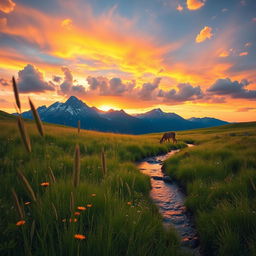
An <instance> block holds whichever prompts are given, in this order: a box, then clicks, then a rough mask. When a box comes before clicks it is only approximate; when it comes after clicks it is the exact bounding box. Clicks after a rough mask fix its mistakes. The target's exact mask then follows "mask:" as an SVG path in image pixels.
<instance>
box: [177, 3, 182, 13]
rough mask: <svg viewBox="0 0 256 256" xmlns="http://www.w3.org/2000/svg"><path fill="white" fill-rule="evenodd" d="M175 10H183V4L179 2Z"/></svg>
mask: <svg viewBox="0 0 256 256" xmlns="http://www.w3.org/2000/svg"><path fill="white" fill-rule="evenodd" d="M176 10H178V11H179V12H181V11H182V10H183V6H182V5H180V4H179V5H178V6H177V8H176Z"/></svg>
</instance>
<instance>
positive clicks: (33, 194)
mask: <svg viewBox="0 0 256 256" xmlns="http://www.w3.org/2000/svg"><path fill="white" fill-rule="evenodd" d="M18 174H19V176H20V178H21V180H22V182H23V184H24V186H25V188H26V189H27V191H28V194H29V196H30V198H31V199H32V200H33V201H36V195H35V192H34V190H33V189H32V187H31V185H30V184H29V182H28V180H27V178H26V177H25V175H24V174H23V173H22V172H21V171H18Z"/></svg>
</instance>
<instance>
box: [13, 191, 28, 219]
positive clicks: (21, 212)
mask: <svg viewBox="0 0 256 256" xmlns="http://www.w3.org/2000/svg"><path fill="white" fill-rule="evenodd" d="M12 196H13V200H14V203H15V207H16V210H17V213H18V215H19V218H20V219H21V220H23V219H24V218H25V214H24V211H23V210H22V208H21V206H20V202H19V199H18V196H17V194H16V191H15V190H14V188H12Z"/></svg>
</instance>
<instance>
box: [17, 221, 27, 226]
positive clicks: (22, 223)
mask: <svg viewBox="0 0 256 256" xmlns="http://www.w3.org/2000/svg"><path fill="white" fill-rule="evenodd" d="M25 223H26V221H25V220H19V221H18V222H17V223H16V226H22V225H24V224H25Z"/></svg>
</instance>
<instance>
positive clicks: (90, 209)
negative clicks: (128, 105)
mask: <svg viewBox="0 0 256 256" xmlns="http://www.w3.org/2000/svg"><path fill="white" fill-rule="evenodd" d="M0 116H1V117H0V125H1V133H0V139H1V147H0V156H1V162H0V180H1V181H0V195H1V198H0V202H1V204H0V207H1V209H0V217H1V224H0V233H1V236H0V255H184V253H183V252H182V251H181V250H180V246H179V241H178V238H177V236H176V234H175V232H174V231H173V230H168V231H166V230H164V228H163V227H162V223H161V217H160V215H159V213H158V211H157V209H156V207H155V206H154V205H153V204H152V202H151V201H150V198H149V196H148V194H149V191H150V180H149V177H147V176H145V175H143V174H141V173H140V172H139V171H138V170H137V168H136V165H135V162H136V161H137V160H139V159H142V158H143V157H146V156H149V155H155V154H158V153H164V152H167V151H169V150H170V149H171V148H179V147H184V146H185V144H184V143H179V144H177V145H171V144H169V145H168V144H162V145H160V144H159V135H150V136H130V135H118V134H104V133H99V132H93V131H85V130H81V131H80V133H78V131H77V129H74V128H68V127H63V126H54V125H50V124H44V136H43V137H42V136H40V134H39V133H38V130H37V128H36V124H35V123H34V122H33V121H28V120H27V121H25V127H26V130H27V133H28V136H29V138H30V144H31V152H30V153H28V152H27V150H26V148H25V147H24V145H23V143H22V140H21V137H20V134H19V130H18V126H17V120H16V118H14V117H11V116H9V115H6V114H4V113H1V114H0ZM76 145H79V151H80V153H79V152H78V151H77V147H78V146H76ZM79 165H80V168H79V169H80V174H79V178H78V179H77V181H76V184H74V171H75V170H76V169H77V167H78V166H79ZM17 252H18V254H17Z"/></svg>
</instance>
